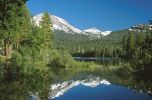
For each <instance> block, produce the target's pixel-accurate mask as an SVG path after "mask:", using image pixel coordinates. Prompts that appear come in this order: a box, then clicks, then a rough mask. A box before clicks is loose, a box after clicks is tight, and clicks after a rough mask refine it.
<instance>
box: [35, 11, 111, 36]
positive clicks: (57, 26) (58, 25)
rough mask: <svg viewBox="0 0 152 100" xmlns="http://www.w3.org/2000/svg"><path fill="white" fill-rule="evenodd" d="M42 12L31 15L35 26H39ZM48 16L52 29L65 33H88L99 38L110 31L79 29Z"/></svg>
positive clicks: (53, 16)
mask: <svg viewBox="0 0 152 100" xmlns="http://www.w3.org/2000/svg"><path fill="white" fill-rule="evenodd" d="M43 14H44V13H40V14H37V15H36V16H34V17H33V21H34V22H35V24H36V25H37V26H40V21H41V20H42V16H43ZM50 17H51V21H52V24H53V27H52V30H59V31H64V32H65V33H72V34H74V33H79V34H84V35H89V37H90V38H100V37H102V36H107V35H109V34H110V33H111V31H105V32H102V31H101V30H99V29H97V28H95V27H94V28H90V29H86V30H82V31H81V30H79V29H78V28H75V27H74V26H72V25H71V24H70V23H68V22H67V21H66V20H64V19H62V18H60V17H58V16H55V15H52V14H50Z"/></svg>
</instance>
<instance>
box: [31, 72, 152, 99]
mask: <svg viewBox="0 0 152 100" xmlns="http://www.w3.org/2000/svg"><path fill="white" fill-rule="evenodd" d="M80 74H81V73H79V74H76V76H73V77H72V78H70V80H66V81H60V82H55V83H53V84H51V85H50V89H51V92H50V93H49V100H152V97H151V96H149V95H148V94H147V93H144V92H143V91H142V90H139V91H137V90H135V89H133V88H131V87H130V86H124V85H120V84H117V83H113V82H110V81H108V80H106V79H103V78H102V77H98V76H93V75H91V74H81V75H83V77H80V76H81V75H80ZM85 75H86V76H85ZM79 78H80V79H79ZM38 98H39V97H38V96H32V97H31V100H39V99H38Z"/></svg>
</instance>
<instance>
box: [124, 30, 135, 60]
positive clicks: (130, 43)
mask: <svg viewBox="0 0 152 100" xmlns="http://www.w3.org/2000/svg"><path fill="white" fill-rule="evenodd" d="M134 50H135V39H134V35H133V33H129V36H128V39H127V45H126V54H127V55H126V56H127V59H128V60H131V59H132V58H133V54H134Z"/></svg>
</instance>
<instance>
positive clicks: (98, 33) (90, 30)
mask: <svg viewBox="0 0 152 100" xmlns="http://www.w3.org/2000/svg"><path fill="white" fill-rule="evenodd" d="M83 32H84V33H88V34H89V33H90V34H94V35H103V36H107V35H109V34H110V33H111V31H104V32H102V31H100V30H99V29H96V28H90V29H86V30H83Z"/></svg>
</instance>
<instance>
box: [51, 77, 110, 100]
mask: <svg viewBox="0 0 152 100" xmlns="http://www.w3.org/2000/svg"><path fill="white" fill-rule="evenodd" d="M99 84H100V85H102V84H104V85H110V84H111V83H110V82H108V81H107V80H100V78H99V77H98V78H96V79H85V80H76V81H74V80H71V81H66V82H63V83H57V84H52V85H51V90H52V92H51V93H50V99H54V98H57V97H60V96H61V95H64V93H65V92H67V91H68V90H70V89H71V88H73V87H76V86H79V85H83V86H87V87H96V86H98V85H99Z"/></svg>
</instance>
